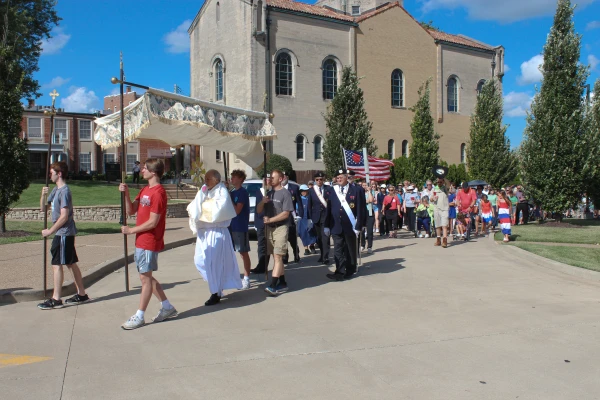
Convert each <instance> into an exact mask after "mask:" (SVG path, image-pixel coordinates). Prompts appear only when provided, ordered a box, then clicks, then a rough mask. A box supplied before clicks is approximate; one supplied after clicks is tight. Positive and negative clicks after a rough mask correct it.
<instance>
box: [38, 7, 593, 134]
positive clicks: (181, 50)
mask: <svg viewBox="0 0 600 400" xmlns="http://www.w3.org/2000/svg"><path fill="white" fill-rule="evenodd" d="M309 2H310V1H309ZM575 2H576V3H578V4H579V5H578V7H577V9H576V13H575V29H576V30H577V31H578V32H579V33H580V34H582V35H583V39H582V49H581V62H582V63H584V64H586V65H591V67H592V68H591V71H590V72H591V74H590V78H589V79H588V82H589V83H590V84H591V85H592V87H593V84H594V82H595V80H596V79H598V78H600V0H578V1H575ZM173 4H174V3H171V2H166V1H158V0H120V1H114V0H104V1H81V0H78V1H76V0H62V1H59V4H58V6H57V11H58V14H59V16H60V17H61V18H62V19H63V20H62V21H61V24H60V26H59V27H57V28H56V29H55V30H54V33H53V36H54V37H53V38H52V39H51V40H50V41H49V42H48V43H44V52H43V54H42V56H41V58H40V63H39V66H40V71H38V72H37V73H36V78H37V79H38V81H39V83H40V85H41V86H42V93H44V96H43V97H41V98H39V99H37V100H36V102H37V104H42V105H49V104H50V103H51V100H50V97H49V96H48V95H47V93H50V91H52V89H57V91H58V92H59V93H60V97H59V98H58V99H57V104H58V106H59V107H63V108H65V109H66V111H83V112H91V111H93V110H96V109H101V108H102V105H103V98H104V96H107V95H110V94H115V93H118V86H116V85H112V84H111V83H110V78H111V76H117V75H118V73H119V51H123V56H124V64H125V74H126V78H127V80H129V81H132V82H136V83H140V84H143V85H147V86H152V87H156V88H160V89H164V90H169V91H172V90H173V85H175V84H177V85H178V86H180V87H181V88H182V89H183V92H184V94H189V92H190V90H189V86H190V63H189V38H188V35H187V28H188V27H189V25H190V23H191V20H192V19H193V18H194V17H195V15H196V13H197V12H198V10H199V9H200V7H201V5H202V1H191V0H180V1H178V2H177V6H176V7H173ZM404 6H405V8H406V9H407V10H408V11H409V12H410V13H411V14H412V15H413V16H414V17H415V18H416V19H418V20H421V21H429V20H432V21H433V23H434V25H435V26H438V27H439V28H440V29H442V30H443V31H445V32H448V33H454V34H460V33H461V34H464V35H467V36H470V37H472V38H475V39H477V40H480V41H483V42H485V43H488V44H491V45H499V44H502V45H504V47H505V48H506V65H507V67H508V68H506V69H507V72H506V75H505V77H504V99H505V123H506V124H508V125H509V128H508V136H509V138H510V140H511V144H512V145H513V146H516V145H518V144H519V143H520V141H521V140H522V136H523V129H524V127H525V110H526V109H527V108H528V106H529V103H530V102H531V99H532V97H533V95H534V93H535V85H536V84H539V79H540V77H541V75H540V73H539V71H538V69H537V66H538V65H539V64H540V62H541V52H542V49H543V46H544V43H545V41H546V36H547V34H548V32H549V29H550V27H551V26H552V17H553V14H554V11H555V8H556V0H503V1H498V0H405V1H404ZM119 14H120V15H119Z"/></svg>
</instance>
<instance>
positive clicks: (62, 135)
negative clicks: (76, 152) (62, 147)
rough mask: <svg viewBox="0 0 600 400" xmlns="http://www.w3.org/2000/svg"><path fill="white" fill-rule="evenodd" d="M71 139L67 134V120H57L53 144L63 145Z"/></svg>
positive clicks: (55, 121)
mask: <svg viewBox="0 0 600 400" xmlns="http://www.w3.org/2000/svg"><path fill="white" fill-rule="evenodd" d="M68 138H69V136H68V132H67V120H66V119H55V120H54V138H53V143H61V144H62V143H63V142H65V141H67V139H68Z"/></svg>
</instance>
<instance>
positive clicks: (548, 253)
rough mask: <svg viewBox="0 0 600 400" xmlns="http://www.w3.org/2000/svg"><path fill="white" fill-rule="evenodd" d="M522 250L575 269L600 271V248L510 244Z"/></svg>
mask: <svg viewBox="0 0 600 400" xmlns="http://www.w3.org/2000/svg"><path fill="white" fill-rule="evenodd" d="M512 245H513V246H517V247H519V248H521V249H523V250H527V251H530V252H532V253H534V254H537V255H538V256H542V257H545V258H549V259H551V260H554V261H558V262H561V263H564V264H568V265H573V266H575V267H580V268H585V269H590V270H592V271H600V248H598V249H590V248H587V247H568V246H551V245H543V244H532V243H512Z"/></svg>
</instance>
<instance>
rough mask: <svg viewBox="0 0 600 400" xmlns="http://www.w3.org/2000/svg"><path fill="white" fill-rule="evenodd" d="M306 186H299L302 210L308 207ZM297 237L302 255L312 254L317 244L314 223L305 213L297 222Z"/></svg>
mask: <svg viewBox="0 0 600 400" xmlns="http://www.w3.org/2000/svg"><path fill="white" fill-rule="evenodd" d="M308 190H309V188H308V185H300V200H301V201H302V206H303V207H304V210H307V207H308ZM297 227H298V236H300V240H301V241H302V245H303V246H304V255H305V256H308V255H310V254H314V253H315V250H314V245H315V243H317V235H316V233H315V230H314V223H313V222H312V220H310V219H309V218H308V213H307V212H305V213H304V215H303V216H302V218H300V220H299V221H298V224H297Z"/></svg>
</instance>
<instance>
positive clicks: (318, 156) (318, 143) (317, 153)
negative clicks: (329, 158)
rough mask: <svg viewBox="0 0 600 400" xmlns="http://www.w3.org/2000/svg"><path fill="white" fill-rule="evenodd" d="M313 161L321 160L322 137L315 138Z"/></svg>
mask: <svg viewBox="0 0 600 400" xmlns="http://www.w3.org/2000/svg"><path fill="white" fill-rule="evenodd" d="M313 143H314V144H315V160H323V136H321V135H317V136H315V140H314V142H313Z"/></svg>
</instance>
